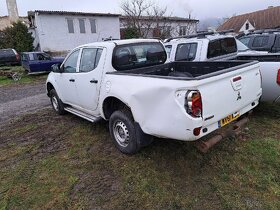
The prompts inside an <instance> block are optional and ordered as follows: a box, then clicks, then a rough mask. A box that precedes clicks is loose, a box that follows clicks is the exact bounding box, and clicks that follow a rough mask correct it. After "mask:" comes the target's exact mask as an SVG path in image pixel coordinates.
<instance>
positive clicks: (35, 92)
mask: <svg viewBox="0 0 280 210" xmlns="http://www.w3.org/2000/svg"><path fill="white" fill-rule="evenodd" d="M49 105H50V102H49V98H48V97H47V95H46V91H45V83H44V82H40V83H36V84H26V85H14V86H6V87H0V125H3V124H5V123H7V122H8V121H10V120H13V119H14V118H18V117H20V116H21V115H22V114H26V113H29V112H34V111H37V110H40V109H43V108H45V107H47V106H49Z"/></svg>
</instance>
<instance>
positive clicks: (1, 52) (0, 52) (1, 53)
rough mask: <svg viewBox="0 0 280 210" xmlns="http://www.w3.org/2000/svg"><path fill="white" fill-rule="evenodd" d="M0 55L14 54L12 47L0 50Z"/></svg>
mask: <svg viewBox="0 0 280 210" xmlns="http://www.w3.org/2000/svg"><path fill="white" fill-rule="evenodd" d="M0 55H1V56H13V55H15V53H14V51H13V50H12V49H6V50H0Z"/></svg>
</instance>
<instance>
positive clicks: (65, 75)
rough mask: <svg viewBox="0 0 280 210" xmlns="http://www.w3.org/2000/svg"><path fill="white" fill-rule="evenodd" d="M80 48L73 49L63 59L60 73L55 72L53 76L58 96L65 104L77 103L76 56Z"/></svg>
mask: <svg viewBox="0 0 280 210" xmlns="http://www.w3.org/2000/svg"><path fill="white" fill-rule="evenodd" d="M79 55H80V49H77V50H75V51H73V52H72V53H71V54H70V55H69V56H68V57H67V58H66V59H65V61H64V63H63V64H62V66H61V68H63V72H62V73H57V75H56V76H55V79H56V84H57V86H58V89H57V91H58V96H59V97H60V98H61V99H62V101H63V102H64V103H66V104H70V105H77V104H79V98H78V95H77V89H76V83H77V81H76V76H77V69H78V60H79V59H78V58H79Z"/></svg>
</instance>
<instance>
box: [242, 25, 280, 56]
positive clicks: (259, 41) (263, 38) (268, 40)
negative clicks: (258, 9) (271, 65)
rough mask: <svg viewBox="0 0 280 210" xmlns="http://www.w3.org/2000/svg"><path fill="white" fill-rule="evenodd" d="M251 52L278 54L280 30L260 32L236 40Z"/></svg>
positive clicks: (279, 50) (279, 49)
mask: <svg viewBox="0 0 280 210" xmlns="http://www.w3.org/2000/svg"><path fill="white" fill-rule="evenodd" d="M238 39H239V40H240V41H241V42H242V43H243V44H245V45H246V46H247V47H249V48H250V49H252V50H256V51H267V52H271V53H279V52H280V30H261V31H256V32H254V33H251V34H248V35H245V36H242V37H240V38H238Z"/></svg>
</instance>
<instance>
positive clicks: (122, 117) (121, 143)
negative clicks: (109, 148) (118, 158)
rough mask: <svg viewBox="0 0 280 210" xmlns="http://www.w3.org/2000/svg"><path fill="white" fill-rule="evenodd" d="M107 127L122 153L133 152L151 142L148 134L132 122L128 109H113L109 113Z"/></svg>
mask: <svg viewBox="0 0 280 210" xmlns="http://www.w3.org/2000/svg"><path fill="white" fill-rule="evenodd" d="M109 129H110V134H111V138H112V140H113V142H114V144H115V146H116V147H117V148H118V150H120V151H121V152H122V153H124V154H128V155H132V154H135V153H137V152H138V151H139V150H140V149H141V147H143V146H147V145H148V144H150V143H151V138H150V136H148V135H146V134H144V133H143V131H142V130H141V128H140V126H139V125H138V124H137V123H135V122H134V119H133V116H132V114H131V112H130V110H128V109H123V110H120V111H115V112H114V113H113V114H112V115H111V117H110V120H109Z"/></svg>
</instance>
